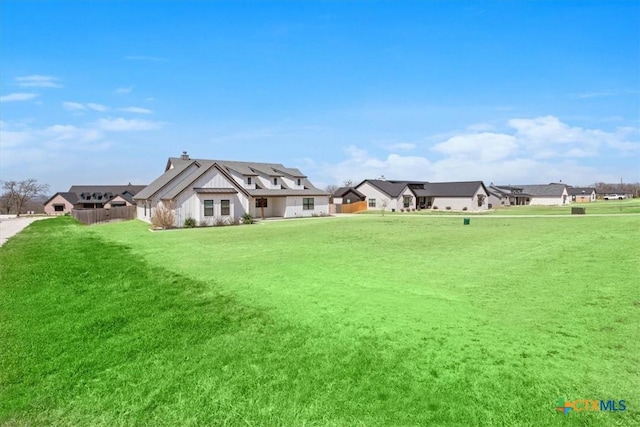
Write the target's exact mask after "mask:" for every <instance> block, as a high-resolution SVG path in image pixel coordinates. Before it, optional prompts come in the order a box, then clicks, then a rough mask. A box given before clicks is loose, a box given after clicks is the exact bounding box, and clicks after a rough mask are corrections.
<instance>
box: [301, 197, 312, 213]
mask: <svg viewBox="0 0 640 427" xmlns="http://www.w3.org/2000/svg"><path fill="white" fill-rule="evenodd" d="M302 209H303V210H305V211H310V210H313V197H305V198H303V199H302Z"/></svg>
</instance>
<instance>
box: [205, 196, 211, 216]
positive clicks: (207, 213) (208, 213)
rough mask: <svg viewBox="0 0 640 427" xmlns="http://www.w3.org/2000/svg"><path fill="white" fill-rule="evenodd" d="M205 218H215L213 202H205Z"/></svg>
mask: <svg viewBox="0 0 640 427" xmlns="http://www.w3.org/2000/svg"><path fill="white" fill-rule="evenodd" d="M204 216H213V200H205V201H204Z"/></svg>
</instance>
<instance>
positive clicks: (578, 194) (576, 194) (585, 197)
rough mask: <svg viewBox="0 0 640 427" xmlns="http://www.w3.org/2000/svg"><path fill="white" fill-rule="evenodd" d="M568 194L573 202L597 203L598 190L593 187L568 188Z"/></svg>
mask: <svg viewBox="0 0 640 427" xmlns="http://www.w3.org/2000/svg"><path fill="white" fill-rule="evenodd" d="M567 192H568V193H569V196H571V201H572V202H577V203H589V202H595V201H596V196H597V194H596V189H595V188H593V187H568V188H567Z"/></svg>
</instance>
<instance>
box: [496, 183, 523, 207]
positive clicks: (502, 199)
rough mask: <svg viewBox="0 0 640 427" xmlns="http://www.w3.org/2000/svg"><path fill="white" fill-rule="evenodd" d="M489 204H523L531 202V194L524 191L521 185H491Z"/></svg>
mask: <svg viewBox="0 0 640 427" xmlns="http://www.w3.org/2000/svg"><path fill="white" fill-rule="evenodd" d="M487 189H488V190H489V205H491V207H496V206H523V205H528V204H529V203H530V202H531V194H528V193H523V191H522V188H521V187H515V186H512V185H493V184H492V185H490V186H489V187H488V188H487Z"/></svg>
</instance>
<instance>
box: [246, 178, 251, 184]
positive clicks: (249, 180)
mask: <svg viewBox="0 0 640 427" xmlns="http://www.w3.org/2000/svg"><path fill="white" fill-rule="evenodd" d="M247 184H249V185H251V177H248V178H247Z"/></svg>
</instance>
